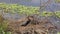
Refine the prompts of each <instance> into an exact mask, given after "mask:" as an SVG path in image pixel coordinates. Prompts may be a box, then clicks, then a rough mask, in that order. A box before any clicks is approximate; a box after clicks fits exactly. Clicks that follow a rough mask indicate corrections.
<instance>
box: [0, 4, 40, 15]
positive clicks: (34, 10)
mask: <svg viewBox="0 0 60 34" xmlns="http://www.w3.org/2000/svg"><path fill="white" fill-rule="evenodd" d="M0 8H1V9H2V11H4V12H7V13H8V12H9V13H18V14H25V15H30V14H38V13H39V12H38V10H39V7H32V6H29V7H28V6H23V5H18V4H0Z"/></svg>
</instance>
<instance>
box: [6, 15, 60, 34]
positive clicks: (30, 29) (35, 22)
mask: <svg viewBox="0 0 60 34" xmlns="http://www.w3.org/2000/svg"><path fill="white" fill-rule="evenodd" d="M50 19H51V18H47V17H39V16H36V15H35V16H28V17H24V18H21V19H18V20H17V21H15V22H12V21H10V22H9V25H8V28H7V30H6V31H11V32H12V34H57V32H58V26H59V25H58V26H57V25H56V24H58V23H55V22H52V21H51V20H50Z"/></svg>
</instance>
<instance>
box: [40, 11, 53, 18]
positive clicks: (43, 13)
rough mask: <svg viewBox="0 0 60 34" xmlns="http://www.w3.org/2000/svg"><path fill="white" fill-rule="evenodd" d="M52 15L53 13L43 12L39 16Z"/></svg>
mask: <svg viewBox="0 0 60 34" xmlns="http://www.w3.org/2000/svg"><path fill="white" fill-rule="evenodd" d="M52 15H53V13H52V12H48V11H43V12H42V14H41V16H46V17H47V16H52Z"/></svg>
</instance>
